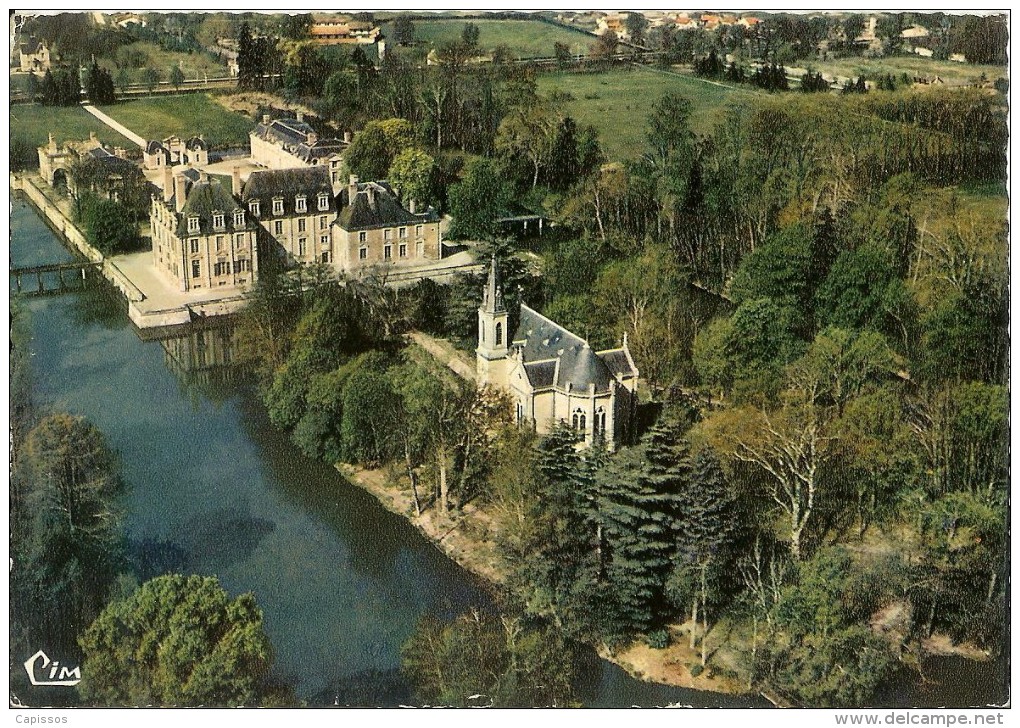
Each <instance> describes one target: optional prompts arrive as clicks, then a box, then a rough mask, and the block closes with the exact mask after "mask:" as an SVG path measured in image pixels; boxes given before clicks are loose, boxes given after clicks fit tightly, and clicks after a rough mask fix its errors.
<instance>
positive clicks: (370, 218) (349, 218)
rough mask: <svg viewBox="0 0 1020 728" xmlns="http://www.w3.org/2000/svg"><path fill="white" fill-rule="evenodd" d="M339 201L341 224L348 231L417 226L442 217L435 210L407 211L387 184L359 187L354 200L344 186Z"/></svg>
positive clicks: (367, 184) (360, 185) (339, 220)
mask: <svg viewBox="0 0 1020 728" xmlns="http://www.w3.org/2000/svg"><path fill="white" fill-rule="evenodd" d="M338 201H339V204H340V206H341V208H342V211H341V212H340V216H339V218H338V219H337V224H338V225H340V227H342V228H343V229H344V230H348V231H350V230H368V229H371V228H381V227H394V226H396V225H415V224H418V223H424V222H437V221H438V220H439V215H437V214H436V211H435V209H433V208H431V207H430V208H429V209H428V210H427V211H426V212H424V213H422V214H416V213H413V212H411V211H410V210H407V209H405V208H404V206H403V205H401V204H400V200H399V199H397V195H396V194H395V193H394V192H393V189H392V188H391V187H390V186H389V184H388V183H387V182H385V181H380V182H362V183H360V184H358V187H357V192H356V193H355V195H354V200H353V201H352V200H351V199H350V193H349V191H348V187H344V189H343V190H341V191H340V194H339V195H338Z"/></svg>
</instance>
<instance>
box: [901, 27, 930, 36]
mask: <svg viewBox="0 0 1020 728" xmlns="http://www.w3.org/2000/svg"><path fill="white" fill-rule="evenodd" d="M929 35H930V33H929V32H928V29H927V28H925V27H923V26H921V25H912V26H910V27H909V28H905V29H904V30H903V31H901V32H900V38H911V39H913V38H927V37H928V36H929Z"/></svg>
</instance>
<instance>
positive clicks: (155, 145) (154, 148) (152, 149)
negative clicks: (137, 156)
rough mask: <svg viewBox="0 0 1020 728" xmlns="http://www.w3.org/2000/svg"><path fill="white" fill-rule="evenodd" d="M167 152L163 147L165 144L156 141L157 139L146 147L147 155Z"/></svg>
mask: <svg viewBox="0 0 1020 728" xmlns="http://www.w3.org/2000/svg"><path fill="white" fill-rule="evenodd" d="M166 151H167V148H166V147H164V146H163V143H162V142H160V141H158V140H156V139H153V140H152V141H150V142H149V143H148V145H147V146H146V147H145V153H146V154H156V153H157V152H166Z"/></svg>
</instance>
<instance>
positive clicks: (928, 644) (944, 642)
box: [921, 633, 991, 662]
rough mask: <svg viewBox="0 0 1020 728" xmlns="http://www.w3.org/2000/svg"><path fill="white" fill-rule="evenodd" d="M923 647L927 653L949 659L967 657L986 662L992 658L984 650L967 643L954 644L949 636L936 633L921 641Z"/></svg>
mask: <svg viewBox="0 0 1020 728" xmlns="http://www.w3.org/2000/svg"><path fill="white" fill-rule="evenodd" d="M921 647H923V648H924V650H925V652H928V653H929V654H932V655H944V656H947V657H965V658H967V659H968V660H978V661H981V662H983V661H985V660H988V659H990V658H991V655H989V654H988V652H987V650H982V649H981V648H980V647H978V646H977V645H972V644H968V643H966V642H964V643H962V644H958V645H957V644H953V640H952V639H950V637H949V636H948V635H944V634H939V633H935V634H933V635H932V636H931V637H925V638H924V639H923V640H921Z"/></svg>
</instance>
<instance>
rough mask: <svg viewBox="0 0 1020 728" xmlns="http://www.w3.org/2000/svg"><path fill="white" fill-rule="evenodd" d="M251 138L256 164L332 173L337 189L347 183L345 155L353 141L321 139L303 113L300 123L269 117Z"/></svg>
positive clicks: (293, 120) (272, 167)
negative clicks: (305, 168) (313, 168)
mask: <svg viewBox="0 0 1020 728" xmlns="http://www.w3.org/2000/svg"><path fill="white" fill-rule="evenodd" d="M345 136H346V135H345ZM249 138H250V141H251V160H252V162H254V163H255V164H258V165H260V166H262V167H266V168H267V169H294V168H299V167H324V168H326V169H328V170H329V175H330V182H331V183H332V184H333V185H334V187H335V188H338V187H339V185H341V184H342V183H343V179H344V177H345V175H346V166H345V164H344V152H345V151H346V150H347V147H348V145H349V144H350V140H349V139H344V140H343V141H341V140H339V139H331V138H322V139H320V138H319V135H318V134H317V133H316V132H315V130H314V129H312V127H311V126H310V125H309V124H307V123H306V122H305V120H304V116H303V115H302V114H301V112H298V115H297V118H296V119H276V120H273V119H272V118H271V117H270V116H269V115H268V114H266V115H265V116H263V117H262V123H261V124H258V125H257V126H256V127H255V130H254V131H252V132H251V134H250V135H249Z"/></svg>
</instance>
